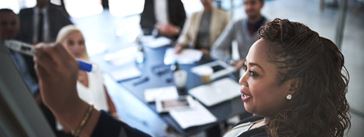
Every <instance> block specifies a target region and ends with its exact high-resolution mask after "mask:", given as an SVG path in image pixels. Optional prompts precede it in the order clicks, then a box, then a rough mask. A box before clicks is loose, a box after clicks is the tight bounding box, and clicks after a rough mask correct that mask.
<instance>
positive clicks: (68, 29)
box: [56, 25, 89, 59]
mask: <svg viewBox="0 0 364 137" xmlns="http://www.w3.org/2000/svg"><path fill="white" fill-rule="evenodd" d="M75 32H78V33H80V34H81V35H83V34H82V32H81V30H80V29H79V28H77V27H76V26H74V25H67V26H64V27H63V28H62V29H61V30H60V31H59V32H58V35H57V39H56V42H57V43H63V42H64V41H65V40H66V38H67V37H68V36H69V35H70V34H72V33H75ZM85 49H86V45H85ZM81 58H82V59H89V56H88V54H87V50H85V52H84V53H83V54H82V56H81Z"/></svg>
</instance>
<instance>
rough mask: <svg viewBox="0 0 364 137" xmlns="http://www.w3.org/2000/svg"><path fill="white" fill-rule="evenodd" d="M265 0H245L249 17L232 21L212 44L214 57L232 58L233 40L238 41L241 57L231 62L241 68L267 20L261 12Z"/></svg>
mask: <svg viewBox="0 0 364 137" xmlns="http://www.w3.org/2000/svg"><path fill="white" fill-rule="evenodd" d="M263 5H264V0H244V10H245V13H246V15H247V18H243V19H240V20H237V21H235V22H232V23H230V24H229V25H228V26H227V27H226V29H225V30H224V32H223V33H222V34H221V36H220V37H219V38H218V39H217V40H216V42H215V43H214V44H213V46H212V51H211V54H212V57H214V58H217V59H220V60H223V61H231V60H232V55H231V54H232V50H233V49H232V42H234V41H236V42H237V45H238V51H239V56H240V59H239V60H237V61H233V62H231V63H233V64H234V66H235V67H236V68H237V69H239V68H241V66H242V64H243V59H244V58H245V56H246V55H247V53H248V50H249V48H250V46H251V45H252V44H253V43H254V42H255V41H256V40H257V39H258V35H257V31H258V29H259V28H260V27H261V26H262V25H264V24H265V23H266V22H267V19H266V18H265V17H264V16H263V15H262V14H261V9H262V8H263Z"/></svg>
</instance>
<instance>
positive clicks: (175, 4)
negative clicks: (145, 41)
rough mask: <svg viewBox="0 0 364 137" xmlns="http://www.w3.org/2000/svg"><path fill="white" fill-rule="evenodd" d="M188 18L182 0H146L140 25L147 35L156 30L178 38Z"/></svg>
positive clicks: (161, 33)
mask: <svg viewBox="0 0 364 137" xmlns="http://www.w3.org/2000/svg"><path fill="white" fill-rule="evenodd" d="M185 20H186V12H185V8H184V6H183V3H182V2H181V0H145V3H144V10H143V12H142V14H141V20H140V26H141V28H142V29H143V33H144V34H145V35H150V34H152V33H153V31H154V30H157V31H158V34H159V35H162V36H166V37H169V38H171V39H174V40H175V39H177V38H178V36H179V34H180V32H181V31H182V28H183V25H184V23H185Z"/></svg>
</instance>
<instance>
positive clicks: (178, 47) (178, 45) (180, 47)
mask: <svg viewBox="0 0 364 137" xmlns="http://www.w3.org/2000/svg"><path fill="white" fill-rule="evenodd" d="M182 51H183V46H182V45H180V44H177V45H176V46H175V48H174V52H175V53H176V54H181V52H182Z"/></svg>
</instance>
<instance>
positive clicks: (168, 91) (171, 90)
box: [144, 86, 178, 102]
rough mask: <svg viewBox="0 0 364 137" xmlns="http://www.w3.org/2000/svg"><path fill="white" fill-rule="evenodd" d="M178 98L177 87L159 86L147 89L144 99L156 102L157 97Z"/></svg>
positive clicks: (161, 98)
mask: <svg viewBox="0 0 364 137" xmlns="http://www.w3.org/2000/svg"><path fill="white" fill-rule="evenodd" d="M174 98H178V92H177V88H176V87H175V86H168V87H159V88H150V89H146V90H145V92H144V99H145V101H147V102H154V101H156V100H157V99H160V100H163V99H174Z"/></svg>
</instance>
